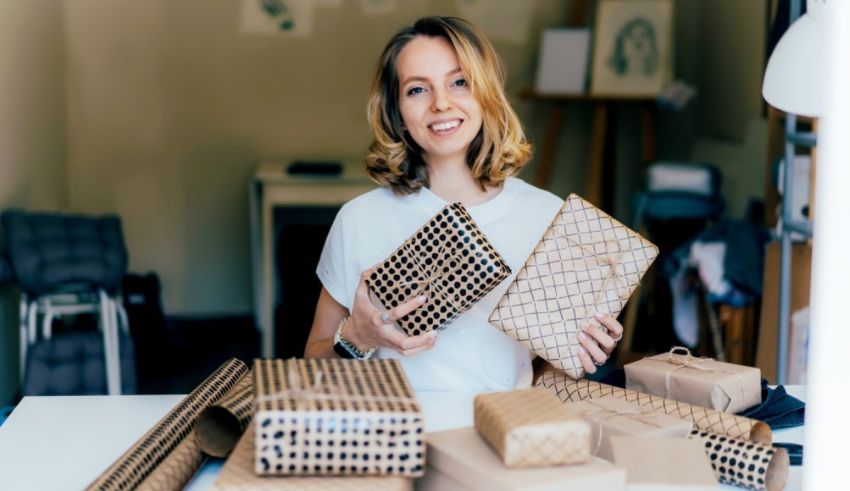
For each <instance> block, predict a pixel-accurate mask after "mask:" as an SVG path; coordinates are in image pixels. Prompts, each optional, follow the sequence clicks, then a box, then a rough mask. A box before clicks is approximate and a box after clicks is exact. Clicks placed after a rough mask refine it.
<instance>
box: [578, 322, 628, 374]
mask: <svg viewBox="0 0 850 491" xmlns="http://www.w3.org/2000/svg"><path fill="white" fill-rule="evenodd" d="M596 320H598V321H599V323H600V324H602V327H599V326H596V325H593V324H591V323H588V324H587V325H585V326H584V327H583V328H582V330H581V331H579V333H578V341H579V343H580V344H581V346H580V347H579V349H578V357H579V359H580V360H581V364H582V366H584V371H585V372H587V373H596V368H597V367H600V366H602V365H603V364H605V362H606V361H608V357H609V356H611V352H612V351H614V348H616V347H617V342H619V341H620V340H621V339H623V326H622V325H621V324H620V323H619V322H617V319H615V318H613V317H611V316H610V315H605V314H596Z"/></svg>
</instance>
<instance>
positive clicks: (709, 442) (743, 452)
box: [688, 430, 791, 491]
mask: <svg viewBox="0 0 850 491" xmlns="http://www.w3.org/2000/svg"><path fill="white" fill-rule="evenodd" d="M688 438H691V439H694V440H699V441H700V442H702V443H703V445H704V449H705V454H706V455H708V458H709V460H710V461H711V468H712V469H713V470H714V475H715V476H716V477H717V480H718V481H720V482H722V483H727V484H732V485H734V486H743V487H745V488H749V489H755V490H757V491H780V490H781V489H782V488H784V487H785V482H786V481H787V480H788V467H789V466H790V464H791V463H790V459H789V458H788V452H787V451H786V450H785V449H784V448H775V447H772V446H770V445H762V444H760V443H755V442H751V441H748V440H741V439H738V438H730V437H727V436H725V435H718V434H716V433H711V432H708V431H701V430H694V431H692V432H691V434H690V435H689V436H688Z"/></svg>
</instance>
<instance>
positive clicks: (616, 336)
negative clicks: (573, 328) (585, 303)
mask: <svg viewBox="0 0 850 491" xmlns="http://www.w3.org/2000/svg"><path fill="white" fill-rule="evenodd" d="M596 320H598V321H599V322H600V323H601V324H602V325H603V326H605V329H607V330H608V335H609V336H610V337H611V339H612V340H613V341H614V342H615V343H616V342H617V341H619V340H620V339H622V338H623V325H622V324H620V323H619V322H618V321H617V319H615V318H613V317H611V316H610V315H605V314H596Z"/></svg>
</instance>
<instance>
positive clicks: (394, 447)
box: [254, 359, 425, 477]
mask: <svg viewBox="0 0 850 491" xmlns="http://www.w3.org/2000/svg"><path fill="white" fill-rule="evenodd" d="M254 383H255V385H254V392H255V393H256V394H257V401H256V411H255V415H254V421H255V433H256V435H255V457H256V458H255V471H256V473H257V474H263V475H307V476H309V475H327V476H334V475H336V476H338V475H343V476H344V475H399V476H407V477H415V476H420V475H422V473H423V472H424V464H425V445H424V442H423V439H422V433H423V431H424V423H423V420H422V412H421V407H420V405H419V403H418V402H417V401H416V398H415V397H414V395H413V391H412V390H411V388H410V384H409V383H408V382H407V378H406V377H405V375H404V372H403V371H402V369H401V365H400V364H399V362H398V360H340V359H309V360H297V359H289V360H256V361H255V362H254Z"/></svg>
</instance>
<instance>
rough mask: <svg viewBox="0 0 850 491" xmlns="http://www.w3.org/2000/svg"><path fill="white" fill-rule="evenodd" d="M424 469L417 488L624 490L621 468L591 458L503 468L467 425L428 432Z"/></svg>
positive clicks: (449, 490) (453, 490)
mask: <svg viewBox="0 0 850 491" xmlns="http://www.w3.org/2000/svg"><path fill="white" fill-rule="evenodd" d="M426 438H427V440H428V471H427V472H426V473H425V477H423V478H422V479H420V480H419V481H418V482H417V489H419V490H420V491H587V490H589V489H591V490H592V489H599V490H603V489H604V490H606V491H623V490H625V483H626V472H625V470H623V469H621V468H619V467H617V466H615V465H613V464H611V463H609V462H606V461H604V460H602V459H599V458H596V457H590V458H589V460H588V461H587V462H586V463H584V464H577V465H561V466H555V467H535V468H533V469H511V468H508V467H505V465H504V464H503V463H502V461H501V460H500V459H499V456H498V455H497V454H496V452H494V451H493V449H492V448H490V447H489V446H488V445H487V443H486V442H485V441H484V440H483V439H482V438H481V436H480V435H479V434H478V433H476V431H475V429H474V428H472V427H468V428H460V429H455V430H447V431H440V432H436V433H428V435H426Z"/></svg>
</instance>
